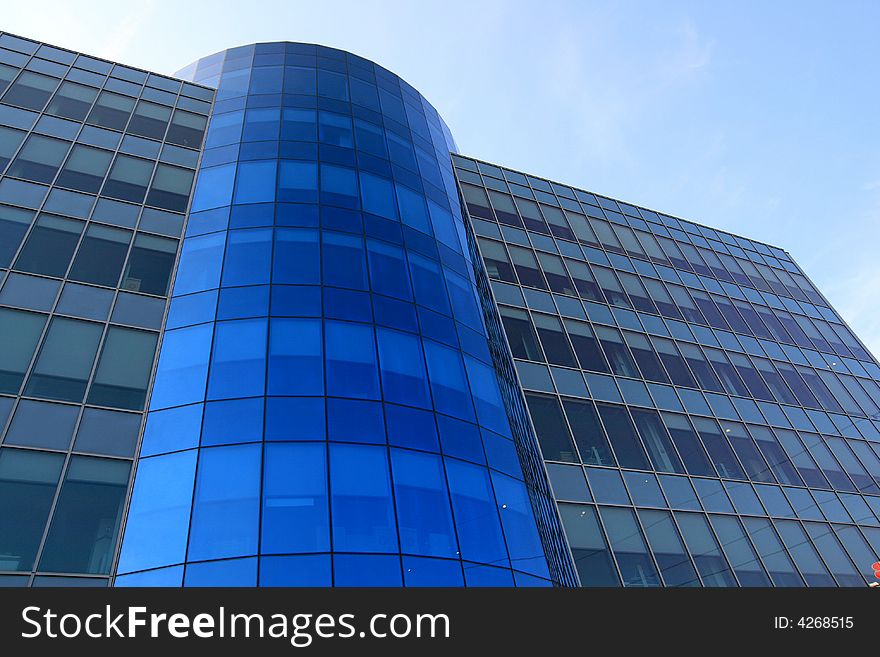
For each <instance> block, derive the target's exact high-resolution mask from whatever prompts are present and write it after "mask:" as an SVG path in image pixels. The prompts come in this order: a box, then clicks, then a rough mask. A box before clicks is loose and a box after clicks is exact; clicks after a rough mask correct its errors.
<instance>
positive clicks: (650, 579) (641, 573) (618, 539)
mask: <svg viewBox="0 0 880 657" xmlns="http://www.w3.org/2000/svg"><path fill="white" fill-rule="evenodd" d="M599 515H600V516H601V517H602V522H603V523H604V525H605V531H606V532H607V534H608V541H609V542H610V543H611V549H612V550H613V552H614V556H615V558H616V559H617V567H618V568H619V569H620V574H621V577H622V578H623V585H624V586H659V585H660V578H659V577H658V576H657V570H656V568H655V566H654V561H653V560H652V559H651V555H650V553H649V552H648V547H647V545H645V540H644V538H642V532H641V531H640V530H639V524H638V522H637V521H636V518H635V515H634V514H633V512H632V510H631V509H620V508H616V507H599Z"/></svg>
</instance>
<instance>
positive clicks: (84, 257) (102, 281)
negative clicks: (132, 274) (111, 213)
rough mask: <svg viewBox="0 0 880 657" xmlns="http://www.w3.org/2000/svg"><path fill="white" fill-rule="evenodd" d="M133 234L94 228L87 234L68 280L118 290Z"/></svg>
mask: <svg viewBox="0 0 880 657" xmlns="http://www.w3.org/2000/svg"><path fill="white" fill-rule="evenodd" d="M130 241H131V232H129V231H127V230H121V229H119V228H110V227H108V226H101V225H98V224H92V225H90V226H89V227H88V229H87V230H86V234H85V236H84V237H83V239H82V243H81V244H80V247H79V251H78V252H77V254H76V258H75V259H74V261H73V267H71V269H70V274H69V278H71V279H72V280H75V281H82V282H83V283H95V284H96V285H107V286H110V287H115V286H116V283H117V282H118V281H119V274H120V273H121V272H122V265H123V263H125V256H126V254H127V252H128V243H129V242H130Z"/></svg>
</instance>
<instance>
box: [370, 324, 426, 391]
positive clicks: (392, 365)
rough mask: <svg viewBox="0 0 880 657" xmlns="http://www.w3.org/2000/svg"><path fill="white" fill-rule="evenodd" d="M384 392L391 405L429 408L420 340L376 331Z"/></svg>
mask: <svg viewBox="0 0 880 657" xmlns="http://www.w3.org/2000/svg"><path fill="white" fill-rule="evenodd" d="M377 337H378V340H379V361H380V363H381V368H382V369H381V372H382V391H383V393H384V397H385V399H386V400H388V401H392V402H399V403H401V404H407V405H410V406H419V407H422V408H430V405H431V398H430V394H429V392H428V380H427V376H426V374H425V365H424V362H425V361H424V356H423V355H422V348H421V343H420V340H419V338H418V337H417V336H415V335H412V334H409V333H400V332H398V331H392V330H389V329H382V328H380V329H377Z"/></svg>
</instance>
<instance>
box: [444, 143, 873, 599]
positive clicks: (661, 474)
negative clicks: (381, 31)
mask: <svg viewBox="0 0 880 657" xmlns="http://www.w3.org/2000/svg"><path fill="white" fill-rule="evenodd" d="M452 158H453V162H454V166H455V173H456V177H457V180H458V182H459V186H460V190H461V195H462V200H463V204H464V206H465V208H466V210H467V215H468V217H469V221H470V225H471V226H472V227H473V231H474V233H475V234H476V236H477V237H476V239H477V242H478V243H479V250H480V254H481V257H482V259H483V262H484V265H485V270H486V273H487V275H488V277H489V278H490V279H491V286H492V290H493V293H494V298H495V300H496V301H497V308H498V311H499V314H500V316H501V321H502V323H503V326H504V331H505V333H506V336H507V341H508V344H509V348H510V352H511V354H512V355H513V357H514V361H515V363H516V370H517V373H518V377H519V381H520V382H521V385H522V389H523V392H524V394H525V398H526V402H527V404H528V409H529V413H530V415H531V419H532V421H533V423H534V427H535V430H536V432H537V436H538V439H539V441H540V444H541V450H542V453H543V456H544V459H545V462H546V464H547V470H548V472H549V476H550V479H551V483H552V487H553V491H554V495H555V497H556V500H557V503H558V505H559V511H560V514H561V516H562V519H563V522H564V525H565V531H566V535H567V538H568V543H569V545H570V547H571V552H572V556H573V558H574V560H575V563H576V565H577V570H578V573H579V576H580V580H581V584H582V585H583V586H621V585H622V586H865V585H866V583H867V582H871V581H873V580H874V577H873V572H872V569H871V563H872V562H873V561H876V555H877V554H880V487H878V484H880V422H878V418H880V386H878V382H880V367H878V365H877V362H876V360H875V359H874V358H873V357H872V356H871V355H870V354H869V353H868V352H867V350H866V349H865V348H864V346H863V345H862V344H861V343H860V342H859V340H858V339H857V338H856V337H855V335H853V333H852V332H851V331H850V329H849V328H848V327H847V326H846V325H845V324H844V322H843V320H842V319H841V318H840V316H839V315H838V314H837V313H836V312H835V311H834V309H832V308H831V307H830V306H829V304H828V302H827V301H826V300H825V298H824V297H823V296H822V295H821V294H820V293H819V292H818V291H817V290H816V289H815V287H814V286H813V285H812V284H811V283H810V282H809V280H808V279H807V278H806V276H805V275H804V273H803V272H802V271H801V269H800V268H799V267H798V266H797V264H795V262H794V261H793V260H792V259H791V257H790V256H789V255H788V254H787V253H786V252H785V251H783V250H781V249H779V248H776V247H773V246H768V245H766V244H762V243H760V242H755V241H752V240H748V239H745V238H742V237H738V236H735V235H731V234H729V233H724V232H721V231H717V230H713V229H711V228H707V227H705V226H700V225H697V224H694V223H691V222H688V221H683V220H680V219H676V218H674V217H671V216H668V215H664V214H661V213H657V212H654V211H651V210H648V209H645V208H639V207H635V206H633V205H630V204H628V203H623V202H619V201H615V200H614V199H610V198H606V197H602V196H598V195H595V194H592V193H590V192H587V191H584V190H580V189H574V188H572V187H569V186H567V185H562V184H558V183H553V182H550V181H548V180H544V179H541V178H537V177H534V176H530V175H525V174H523V173H520V172H516V171H511V170H508V169H502V168H501V167H498V166H494V165H491V164H488V163H485V162H480V161H477V160H473V159H469V158H464V157H459V156H457V155H453V156H452Z"/></svg>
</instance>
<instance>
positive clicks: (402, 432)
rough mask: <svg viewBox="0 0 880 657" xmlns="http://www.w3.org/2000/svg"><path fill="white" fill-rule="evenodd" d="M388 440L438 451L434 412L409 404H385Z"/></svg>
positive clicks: (416, 447)
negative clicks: (421, 409)
mask: <svg viewBox="0 0 880 657" xmlns="http://www.w3.org/2000/svg"><path fill="white" fill-rule="evenodd" d="M385 423H386V425H387V429H388V442H389V443H390V444H391V445H398V446H400V447H412V448H415V449H424V450H428V451H432V452H436V451H438V449H439V448H438V442H437V427H436V425H435V422H434V414H433V413H431V412H428V411H420V410H417V409H415V408H409V407H407V406H395V405H394V404H386V405H385Z"/></svg>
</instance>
